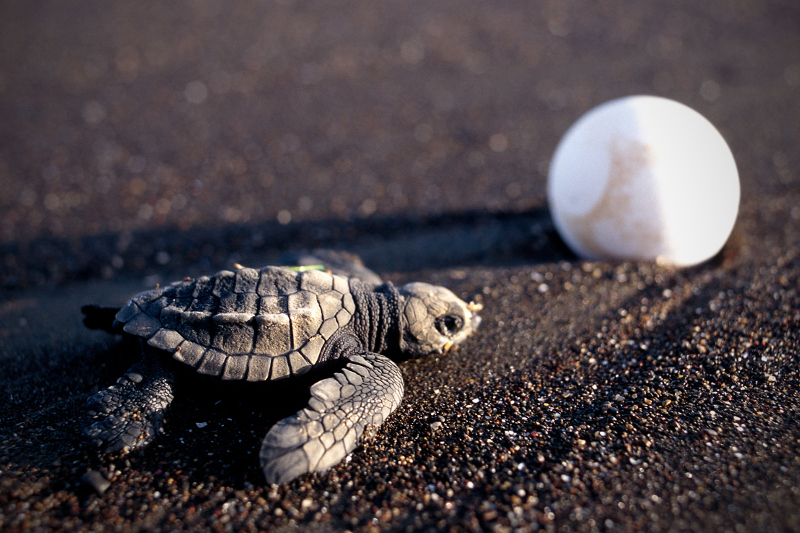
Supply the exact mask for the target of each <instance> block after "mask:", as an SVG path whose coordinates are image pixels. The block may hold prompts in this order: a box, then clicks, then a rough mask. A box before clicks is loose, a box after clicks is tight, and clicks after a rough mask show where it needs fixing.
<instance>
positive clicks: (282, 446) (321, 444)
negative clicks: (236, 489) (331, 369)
mask: <svg viewBox="0 0 800 533" xmlns="http://www.w3.org/2000/svg"><path fill="white" fill-rule="evenodd" d="M347 358H348V359H349V362H348V363H347V365H345V367H344V368H343V369H342V370H340V371H338V372H336V373H335V374H334V375H333V377H330V378H327V379H324V380H322V381H320V382H318V383H316V384H314V385H313V386H312V387H311V399H310V400H309V402H308V407H306V408H305V409H302V410H301V411H299V412H297V413H296V414H294V415H292V416H290V417H288V418H284V419H283V420H281V421H279V422H278V423H277V424H275V425H274V426H273V427H272V429H270V430H269V432H268V433H267V435H266V437H264V441H263V443H262V445H261V454H260V455H261V467H262V469H263V470H264V476H265V477H266V479H267V482H268V483H286V482H289V481H291V480H293V479H294V478H296V477H298V476H301V475H303V474H307V473H309V472H322V471H325V470H327V469H328V468H330V467H332V466H334V465H336V464H338V463H339V462H341V461H342V460H343V459H344V458H345V457H347V454H348V453H350V452H351V451H353V449H355V448H356V446H357V445H358V441H359V439H360V438H361V436H362V435H363V433H364V431H365V430H367V429H368V428H370V429H374V428H377V427H378V426H380V425H381V424H382V423H383V422H384V420H386V418H387V417H388V416H389V415H390V414H391V413H392V412H393V411H394V410H395V409H397V407H398V406H399V405H400V401H401V400H402V399H403V377H402V375H401V374H400V369H399V368H398V367H397V365H396V364H395V363H394V362H393V361H392V360H391V359H389V358H388V357H386V356H383V355H380V354H376V353H371V352H367V351H363V350H359V352H358V353H353V352H351V354H350V355H349V356H347Z"/></svg>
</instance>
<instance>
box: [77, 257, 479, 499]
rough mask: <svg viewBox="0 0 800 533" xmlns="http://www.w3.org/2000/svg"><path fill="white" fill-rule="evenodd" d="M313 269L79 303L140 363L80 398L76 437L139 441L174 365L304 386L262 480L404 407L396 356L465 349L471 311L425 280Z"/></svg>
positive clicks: (295, 472) (326, 451) (249, 272)
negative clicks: (133, 346) (129, 341)
mask: <svg viewBox="0 0 800 533" xmlns="http://www.w3.org/2000/svg"><path fill="white" fill-rule="evenodd" d="M315 260H319V261H320V262H322V263H323V264H325V270H322V269H316V268H308V269H304V268H294V269H290V268H284V267H274V266H267V267H264V268H262V269H260V270H258V269H253V268H244V267H241V268H240V267H238V265H237V270H236V271H235V272H231V271H227V270H223V271H221V272H218V273H217V274H215V275H213V276H210V277H207V276H204V277H199V278H197V279H188V278H187V279H185V280H183V281H179V282H176V283H173V284H171V285H168V286H165V287H161V288H157V289H155V290H151V291H147V292H143V293H141V294H138V295H136V296H134V297H133V298H132V299H131V300H130V301H129V302H128V303H127V304H126V305H125V306H124V307H122V309H119V310H117V309H113V310H110V309H108V308H100V307H96V306H87V307H85V308H84V313H85V314H86V319H85V321H86V323H87V325H89V326H90V327H105V328H106V329H110V330H112V331H115V332H124V333H127V334H129V335H132V336H135V337H140V338H141V339H142V341H143V342H142V346H143V350H142V351H143V355H142V359H141V360H140V361H139V362H138V363H136V364H135V365H133V366H132V367H131V368H130V369H129V370H128V371H127V372H126V373H125V375H124V376H123V377H121V378H120V379H119V380H118V381H117V382H116V384H114V385H111V386H110V387H108V388H106V389H104V390H101V391H99V392H97V393H96V394H94V395H93V396H91V397H90V398H89V399H88V401H87V409H88V420H87V422H86V425H85V427H84V430H83V432H84V435H85V436H86V437H88V439H89V440H90V441H91V442H92V443H93V444H94V445H95V446H96V447H97V448H98V449H99V450H100V451H101V453H108V454H110V453H126V452H129V451H131V450H134V449H138V448H142V447H144V446H146V445H148V444H149V443H150V442H151V441H152V440H153V439H154V438H155V437H156V436H157V435H158V434H159V432H160V431H162V424H163V421H164V416H165V411H166V409H167V408H168V407H169V405H170V403H171V402H172V400H173V396H174V392H175V380H176V378H177V377H178V375H179V374H178V373H176V372H173V371H172V370H170V366H171V365H174V364H176V363H172V362H170V361H169V359H174V360H175V361H178V362H179V363H182V364H183V365H187V366H188V367H191V368H193V369H194V371H195V372H197V373H199V374H204V375H207V376H215V377H216V378H217V379H221V380H232V381H237V380H238V381H249V382H277V381H279V380H290V381H287V383H292V384H294V383H295V382H297V381H298V380H297V379H296V378H297V377H298V376H301V375H305V378H307V379H308V380H309V381H310V382H313V385H311V389H310V393H311V394H310V398H309V400H308V405H306V406H305V407H304V408H303V409H301V410H300V411H298V412H297V413H295V414H293V415H291V416H289V417H287V418H284V419H283V420H280V421H278V422H277V423H276V424H275V425H274V426H272V428H270V429H269V431H268V432H267V434H266V436H265V437H264V440H263V441H262V444H261V451H260V460H261V467H262V469H263V472H264V476H265V478H266V480H267V482H268V483H285V482H288V481H291V480H293V479H295V478H296V477H298V476H301V475H303V474H306V473H309V472H323V471H325V470H327V469H328V468H330V467H332V466H334V465H336V464H338V463H339V462H341V461H342V460H343V459H344V458H345V457H346V456H347V455H348V454H349V453H350V452H351V451H353V449H355V448H356V446H357V445H358V442H359V439H360V437H361V436H362V434H363V433H364V432H365V430H367V429H368V428H370V430H371V429H374V428H377V427H378V426H380V425H381V424H382V423H383V422H384V420H386V418H387V417H388V416H389V415H390V414H391V413H392V412H393V411H394V410H395V409H397V407H398V405H399V404H400V402H401V400H402V398H403V378H402V375H401V373H400V370H399V368H398V367H397V364H396V363H395V361H397V360H401V359H404V358H408V357H417V356H422V355H427V354H431V353H443V352H446V351H447V350H449V349H450V348H451V347H452V346H454V345H456V344H458V343H460V342H462V341H463V340H464V339H465V338H466V337H467V336H468V335H470V334H471V333H472V332H473V331H474V330H475V328H476V327H477V326H478V324H479V322H480V317H478V315H477V314H476V311H479V310H480V306H479V305H476V304H472V303H470V304H467V303H465V302H464V301H462V300H460V299H459V298H458V297H456V296H455V295H454V294H453V293H452V292H450V291H449V290H447V289H445V288H443V287H438V286H434V285H429V284H427V283H409V284H407V285H403V286H402V287H399V288H396V287H395V286H394V285H393V284H392V283H391V282H385V283H384V282H382V280H381V279H380V278H379V277H378V276H377V275H376V274H374V273H373V272H372V271H370V270H368V269H367V268H365V267H364V266H363V265H362V264H361V263H360V261H358V260H356V259H352V260H351V258H350V256H345V255H342V254H337V253H330V252H328V253H321V254H318V255H317V256H311V257H306V258H304V259H303V262H306V264H307V262H308V261H315ZM178 366H180V365H178ZM300 381H303V380H300Z"/></svg>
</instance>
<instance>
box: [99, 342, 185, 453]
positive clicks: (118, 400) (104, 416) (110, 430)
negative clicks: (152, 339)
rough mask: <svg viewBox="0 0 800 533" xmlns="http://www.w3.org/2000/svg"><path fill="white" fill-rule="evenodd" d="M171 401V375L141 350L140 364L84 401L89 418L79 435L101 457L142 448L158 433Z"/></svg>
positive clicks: (152, 355) (156, 357)
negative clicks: (86, 439) (82, 436)
mask: <svg viewBox="0 0 800 533" xmlns="http://www.w3.org/2000/svg"><path fill="white" fill-rule="evenodd" d="M172 398H173V376H172V372H170V371H169V370H168V369H167V368H166V367H165V366H164V364H163V363H162V362H161V360H160V357H159V354H158V353H156V352H155V351H154V350H153V349H151V348H149V347H145V353H144V356H143V357H142V360H141V361H140V362H138V363H136V364H135V365H133V366H132V367H131V368H129V369H128V371H127V372H126V373H125V375H124V376H122V377H121V378H119V380H117V382H116V383H115V384H114V385H111V386H110V387H108V388H106V389H103V390H101V391H98V392H97V393H95V394H94V395H92V396H90V397H89V399H88V400H87V401H86V407H87V409H88V415H89V416H88V419H87V420H86V423H85V425H84V428H83V435H84V436H85V437H86V438H88V439H89V441H91V443H92V445H93V446H94V447H95V448H97V449H99V450H100V452H101V453H103V454H109V453H118V452H123V453H124V452H128V451H131V450H133V449H136V448H141V447H143V446H146V445H147V444H149V443H150V442H151V441H152V440H153V439H154V438H155V437H156V436H157V435H158V433H159V432H160V431H161V427H162V425H163V423H164V412H165V410H166V409H167V407H169V405H170V403H171V402H172Z"/></svg>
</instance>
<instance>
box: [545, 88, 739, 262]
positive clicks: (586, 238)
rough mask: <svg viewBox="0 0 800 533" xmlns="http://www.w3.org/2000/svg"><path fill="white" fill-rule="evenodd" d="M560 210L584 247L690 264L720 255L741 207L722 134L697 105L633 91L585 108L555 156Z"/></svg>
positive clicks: (563, 231) (588, 254)
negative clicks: (692, 106) (634, 93)
mask: <svg viewBox="0 0 800 533" xmlns="http://www.w3.org/2000/svg"><path fill="white" fill-rule="evenodd" d="M547 198H548V202H549V205H550V211H551V214H552V216H553V220H554V223H555V226H556V229H557V230H558V232H559V234H560V235H561V237H562V239H564V241H565V242H566V243H567V245H568V246H569V247H570V248H571V249H572V250H573V251H574V252H575V253H576V254H577V255H579V256H580V257H583V258H586V259H604V260H609V259H610V260H637V261H657V262H659V263H665V264H672V265H677V266H690V265H695V264H697V263H700V262H702V261H705V260H707V259H709V258H711V257H713V256H714V255H715V254H716V253H717V252H718V251H719V250H720V249H721V248H722V246H723V245H724V244H725V241H726V240H727V239H728V236H729V235H730V232H731V230H732V229H733V224H734V222H735V221H736V215H737V212H738V209H739V174H738V172H737V170H736V162H735V161H734V159H733V154H732V153H731V150H730V148H729V147H728V145H727V143H726V142H725V140H724V139H723V138H722V135H721V134H720V133H719V132H718V131H717V129H716V128H715V127H714V126H713V125H712V124H711V123H710V122H709V121H708V120H706V119H705V118H704V117H703V116H702V115H700V114H699V113H697V112H696V111H694V110H693V109H691V108H689V107H687V106H685V105H683V104H681V103H678V102H675V101H673V100H669V99H666V98H660V97H656V96H629V97H625V98H619V99H616V100H612V101H610V102H606V103H605V104H602V105H600V106H598V107H596V108H594V109H592V110H591V111H589V112H588V113H586V114H585V115H583V116H582V117H581V118H580V119H579V120H578V121H577V122H576V123H575V124H574V125H573V126H572V127H571V128H570V129H569V130H568V131H567V133H566V134H565V135H564V137H563V139H561V142H560V143H559V144H558V147H557V148H556V151H555V154H554V155H553V159H552V161H551V163H550V170H549V173H548V180H547Z"/></svg>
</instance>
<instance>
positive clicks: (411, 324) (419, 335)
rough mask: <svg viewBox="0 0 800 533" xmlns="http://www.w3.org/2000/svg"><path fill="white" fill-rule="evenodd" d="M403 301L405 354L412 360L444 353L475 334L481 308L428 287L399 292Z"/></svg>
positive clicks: (407, 287)
mask: <svg viewBox="0 0 800 533" xmlns="http://www.w3.org/2000/svg"><path fill="white" fill-rule="evenodd" d="M399 292H400V296H401V297H402V303H401V312H402V314H403V320H402V323H403V351H404V352H405V353H407V354H409V355H412V356H421V355H427V354H430V353H443V352H446V351H447V350H449V349H450V348H451V347H453V345H456V344H459V343H460V342H461V341H463V340H464V339H465V338H467V336H468V335H469V334H470V333H472V332H473V331H475V328H477V327H478V324H479V323H480V321H481V319H480V317H479V316H478V315H477V314H475V312H476V311H479V310H480V308H481V306H480V305H478V304H472V303H471V304H467V303H466V302H464V301H463V300H461V299H460V298H458V297H457V296H456V295H455V294H453V293H452V292H450V291H449V290H447V289H445V288H444V287H437V286H435V285H428V284H427V283H409V284H407V285H404V286H402V287H400V288H399Z"/></svg>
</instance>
